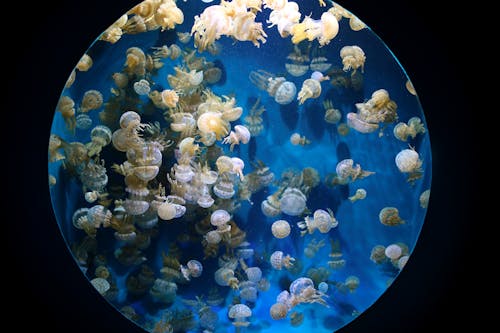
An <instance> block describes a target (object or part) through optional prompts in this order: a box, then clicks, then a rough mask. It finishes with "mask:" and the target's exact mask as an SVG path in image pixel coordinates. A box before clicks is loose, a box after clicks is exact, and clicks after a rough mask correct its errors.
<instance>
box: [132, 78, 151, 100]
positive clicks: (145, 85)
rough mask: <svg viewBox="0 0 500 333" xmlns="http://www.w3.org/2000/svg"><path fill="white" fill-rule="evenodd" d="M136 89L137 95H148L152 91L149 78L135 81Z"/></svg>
mask: <svg viewBox="0 0 500 333" xmlns="http://www.w3.org/2000/svg"><path fill="white" fill-rule="evenodd" d="M134 91H135V92H136V94H137V95H140V96H146V95H148V94H149V93H150V92H151V86H150V85H149V81H148V80H144V79H141V80H139V81H136V82H134Z"/></svg>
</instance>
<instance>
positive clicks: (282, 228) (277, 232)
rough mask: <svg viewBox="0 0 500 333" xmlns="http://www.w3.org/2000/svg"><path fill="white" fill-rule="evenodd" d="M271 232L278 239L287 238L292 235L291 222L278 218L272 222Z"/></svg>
mask: <svg viewBox="0 0 500 333" xmlns="http://www.w3.org/2000/svg"><path fill="white" fill-rule="evenodd" d="M271 232H272V234H273V236H274V237H276V238H278V239H282V238H286V237H288V235H290V224H289V223H288V222H287V221H285V220H278V221H276V222H274V223H273V224H272V226H271Z"/></svg>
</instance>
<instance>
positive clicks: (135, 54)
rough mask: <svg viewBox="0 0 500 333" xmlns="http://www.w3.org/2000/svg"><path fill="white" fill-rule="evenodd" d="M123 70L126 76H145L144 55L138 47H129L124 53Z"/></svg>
mask: <svg viewBox="0 0 500 333" xmlns="http://www.w3.org/2000/svg"><path fill="white" fill-rule="evenodd" d="M126 56H127V58H126V60H125V69H124V71H125V72H126V73H127V74H135V75H138V76H143V75H145V74H146V55H145V54H144V51H142V50H141V49H140V48H138V47H130V48H128V49H127V52H126Z"/></svg>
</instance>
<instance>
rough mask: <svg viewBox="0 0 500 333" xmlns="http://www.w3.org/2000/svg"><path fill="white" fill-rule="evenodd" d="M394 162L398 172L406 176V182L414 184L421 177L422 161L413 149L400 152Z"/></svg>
mask: <svg viewBox="0 0 500 333" xmlns="http://www.w3.org/2000/svg"><path fill="white" fill-rule="evenodd" d="M395 162H396V166H397V167H398V169H399V171H401V172H402V173H406V174H408V182H410V183H414V182H415V180H417V179H419V178H421V177H422V175H423V171H422V160H421V159H420V157H419V155H418V153H417V152H416V151H415V150H414V149H403V150H402V151H400V152H399V153H398V154H397V155H396V158H395Z"/></svg>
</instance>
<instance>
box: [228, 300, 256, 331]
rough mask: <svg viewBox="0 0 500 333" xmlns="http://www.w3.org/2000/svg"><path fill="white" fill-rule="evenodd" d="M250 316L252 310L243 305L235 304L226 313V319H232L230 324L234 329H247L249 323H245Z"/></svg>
mask: <svg viewBox="0 0 500 333" xmlns="http://www.w3.org/2000/svg"><path fill="white" fill-rule="evenodd" d="M251 316H252V310H251V309H250V308H249V307H248V306H246V305H245V304H235V305H233V306H232V307H231V308H230V309H229V312H228V317H229V318H231V319H234V321H233V323H232V324H233V325H234V326H235V327H236V328H239V327H247V326H248V325H250V322H249V321H247V318H249V317H251Z"/></svg>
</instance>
